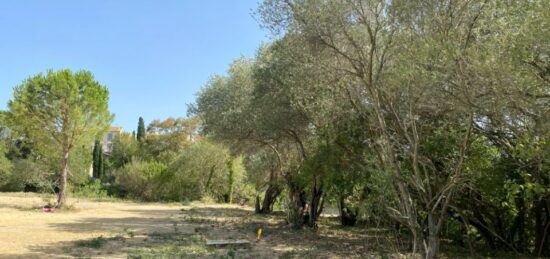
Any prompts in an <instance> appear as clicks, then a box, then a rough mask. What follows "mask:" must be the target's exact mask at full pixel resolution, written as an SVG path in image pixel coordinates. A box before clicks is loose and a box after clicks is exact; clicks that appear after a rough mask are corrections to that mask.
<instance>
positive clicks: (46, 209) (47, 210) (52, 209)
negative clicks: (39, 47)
mask: <svg viewBox="0 0 550 259" xmlns="http://www.w3.org/2000/svg"><path fill="white" fill-rule="evenodd" d="M42 211H43V212H53V211H54V208H46V207H44V208H42Z"/></svg>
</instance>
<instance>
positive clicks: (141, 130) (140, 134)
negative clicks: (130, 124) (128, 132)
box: [136, 117, 145, 141]
mask: <svg viewBox="0 0 550 259" xmlns="http://www.w3.org/2000/svg"><path fill="white" fill-rule="evenodd" d="M136 138H137V140H138V141H142V140H144V139H145V122H144V121H143V118H142V117H139V121H138V128H137V135H136Z"/></svg>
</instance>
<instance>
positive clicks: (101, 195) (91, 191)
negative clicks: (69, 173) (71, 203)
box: [73, 179, 109, 199]
mask: <svg viewBox="0 0 550 259" xmlns="http://www.w3.org/2000/svg"><path fill="white" fill-rule="evenodd" d="M73 196H74V197H78V198H91V199H105V198H109V195H108V193H107V190H105V189H104V188H103V186H102V185H101V180H99V179H94V180H92V181H90V182H89V183H87V184H84V185H81V186H77V187H75V188H74V190H73Z"/></svg>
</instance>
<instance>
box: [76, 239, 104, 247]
mask: <svg viewBox="0 0 550 259" xmlns="http://www.w3.org/2000/svg"><path fill="white" fill-rule="evenodd" d="M106 243H107V239H106V238H105V237H103V236H98V237H96V238H93V239H90V240H78V241H76V242H75V246H77V247H89V248H94V249H99V248H101V247H102V246H104V245H105V244H106Z"/></svg>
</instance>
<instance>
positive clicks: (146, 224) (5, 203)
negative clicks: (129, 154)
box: [0, 193, 182, 257]
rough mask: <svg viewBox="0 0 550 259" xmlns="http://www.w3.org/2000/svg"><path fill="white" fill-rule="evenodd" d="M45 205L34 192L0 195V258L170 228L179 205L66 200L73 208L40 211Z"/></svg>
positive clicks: (59, 250) (50, 251)
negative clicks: (80, 242) (121, 234)
mask: <svg viewBox="0 0 550 259" xmlns="http://www.w3.org/2000/svg"><path fill="white" fill-rule="evenodd" d="M44 204H45V200H44V198H42V197H39V196H37V195H35V194H27V193H4V194H0V257H45V256H51V255H62V254H63V252H64V251H63V246H60V244H62V243H64V242H65V243H66V242H70V241H75V240H83V239H89V238H94V237H98V236H101V235H103V236H106V237H109V236H112V235H116V234H119V233H122V232H125V231H128V230H129V229H131V230H132V231H134V232H136V233H140V232H141V233H150V232H152V231H157V232H159V231H160V232H162V231H168V230H171V228H172V220H171V219H172V217H173V216H174V215H175V214H177V213H179V210H180V209H181V207H182V206H179V205H177V204H147V203H145V204H143V203H139V204H138V203H131V202H116V203H115V202H92V201H86V200H79V199H70V200H69V204H71V206H72V207H74V208H73V209H72V210H68V211H55V212H54V213H44V212H42V210H41V209H40V207H41V206H42V205H44ZM118 256H121V257H125V255H123V254H120V255H118ZM118 256H117V255H116V254H113V255H111V257H118Z"/></svg>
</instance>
